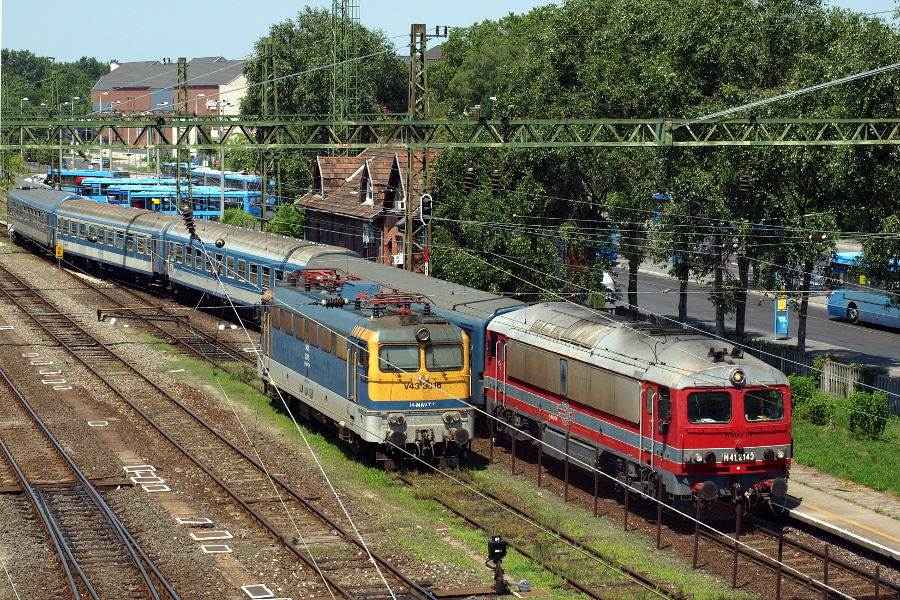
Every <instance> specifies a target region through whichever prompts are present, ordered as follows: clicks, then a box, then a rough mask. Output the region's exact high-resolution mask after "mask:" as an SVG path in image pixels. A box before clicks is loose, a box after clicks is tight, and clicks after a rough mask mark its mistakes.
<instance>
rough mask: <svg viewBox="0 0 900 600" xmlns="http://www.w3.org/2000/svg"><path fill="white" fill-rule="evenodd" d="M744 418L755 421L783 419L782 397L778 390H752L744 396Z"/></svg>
mask: <svg viewBox="0 0 900 600" xmlns="http://www.w3.org/2000/svg"><path fill="white" fill-rule="evenodd" d="M744 418H745V419H747V422H748V423H752V422H756V421H780V420H781V419H783V418H784V396H783V395H782V393H781V392H780V391H778V390H752V391H749V392H747V393H745V394H744Z"/></svg>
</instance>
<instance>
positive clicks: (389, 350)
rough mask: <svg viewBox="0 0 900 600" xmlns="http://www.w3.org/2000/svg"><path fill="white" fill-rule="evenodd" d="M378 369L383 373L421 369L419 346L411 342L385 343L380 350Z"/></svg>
mask: <svg viewBox="0 0 900 600" xmlns="http://www.w3.org/2000/svg"><path fill="white" fill-rule="evenodd" d="M378 369H379V370H380V371H381V372H382V373H398V372H400V371H418V370H419V347H418V346H415V345H409V344H392V345H384V346H382V347H381V349H380V350H379V351H378Z"/></svg>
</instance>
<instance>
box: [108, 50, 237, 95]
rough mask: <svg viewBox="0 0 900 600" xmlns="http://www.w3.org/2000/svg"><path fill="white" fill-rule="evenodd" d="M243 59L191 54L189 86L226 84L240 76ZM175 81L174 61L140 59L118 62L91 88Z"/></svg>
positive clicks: (153, 85) (166, 84)
mask: <svg viewBox="0 0 900 600" xmlns="http://www.w3.org/2000/svg"><path fill="white" fill-rule="evenodd" d="M243 70H244V61H242V60H225V59H224V58H222V57H221V56H217V57H205V58H194V59H192V60H190V61H188V68H187V76H188V82H189V84H190V85H193V86H200V85H227V84H229V83H231V82H233V81H234V80H235V79H237V78H238V77H240V76H241V74H242V73H243ZM177 83H178V63H177V62H171V63H163V62H160V61H158V60H157V61H142V62H132V63H122V64H120V65H119V66H118V67H117V68H116V69H114V70H112V71H110V72H109V73H107V74H106V75H104V76H103V77H101V78H100V80H99V81H98V82H97V83H96V85H94V87H93V88H92V89H93V90H95V91H102V90H114V89H118V88H151V89H161V88H168V87H174V86H175V85H176V84H177Z"/></svg>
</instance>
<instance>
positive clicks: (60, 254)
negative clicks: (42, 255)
mask: <svg viewBox="0 0 900 600" xmlns="http://www.w3.org/2000/svg"><path fill="white" fill-rule="evenodd" d="M55 250H56V258H59V259H61V258H62V257H63V247H62V246H57V247H56V248H55Z"/></svg>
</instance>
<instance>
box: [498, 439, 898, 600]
mask: <svg viewBox="0 0 900 600" xmlns="http://www.w3.org/2000/svg"><path fill="white" fill-rule="evenodd" d="M531 454H535V455H536V453H533V452H530V451H524V452H523V451H522V449H521V448H520V449H519V451H518V457H517V458H518V461H519V462H518V464H519V465H520V466H521V467H522V468H523V469H525V468H526V465H529V466H530V468H533V467H534V466H535V464H536V461H535V456H532V455H531ZM497 456H498V460H501V461H507V460H510V458H511V455H507V454H501V453H498V454H497ZM544 466H545V468H546V469H547V472H546V473H545V479H544V482H545V483H546V481H547V475H548V474H549V475H550V477H553V478H554V480H555V481H556V483H557V485H558V484H559V483H560V482H561V481H562V480H564V478H565V474H564V473H565V469H564V466H563V465H562V464H561V463H560V464H557V463H556V462H555V461H544ZM517 472H518V469H517ZM573 472H574V473H576V474H575V475H570V476H569V481H570V485H569V486H568V489H569V491H568V492H567V494H571V495H569V496H568V497H574V496H575V495H578V494H580V496H581V502H580V503H581V505H582V506H585V508H587V507H588V506H590V505H591V504H592V503H594V502H595V500H594V494H593V491H594V490H596V489H598V488H597V487H596V483H595V482H594V481H593V479H592V478H591V477H589V476H585V475H583V474H580V473H578V472H577V471H573ZM603 487H604V488H606V489H607V491H608V490H610V489H613V488H614V489H616V491H617V492H618V493H620V494H621V493H623V488H621V487H620V486H610V485H605V486H603ZM629 496H630V499H631V503H630V513H629V517H630V519H631V521H630V522H631V523H632V525H634V526H638V523H637V521H638V520H639V519H642V520H643V523H642V525H641V526H640V527H641V529H644V530H647V531H653V530H654V529H657V519H658V518H659V517H661V527H660V528H659V529H657V531H658V532H659V534H661V535H664V536H666V537H667V538H668V539H669V540H670V543H672V544H675V543H676V541H674V538H673V537H672V536H679V537H681V538H687V539H690V536H692V535H694V534H695V532H696V534H697V540H698V543H697V544H695V545H694V556H695V557H698V556H699V559H698V558H694V562H695V564H700V565H701V566H702V565H703V563H704V561H708V560H709V559H708V558H707V557H709V556H711V555H712V556H715V557H716V561H717V562H718V564H717V565H715V566H716V567H717V569H716V571H717V572H718V573H719V574H720V576H723V578H727V579H726V580H728V581H730V582H731V583H733V584H737V585H738V586H740V585H741V582H745V581H747V574H746V571H748V569H753V570H755V571H756V572H757V573H759V574H760V575H759V576H760V577H766V578H768V579H769V580H770V581H771V586H769V588H768V590H767V591H769V592H770V593H771V594H772V596H771V597H773V598H775V597H778V595H779V594H781V597H782V598H798V599H799V598H811V599H812V598H833V599H862V598H865V599H867V600H868V599H874V598H878V599H879V600H900V585H898V584H897V583H895V582H893V581H890V580H887V579H885V578H884V577H882V576H881V574H880V573H875V572H874V571H872V570H869V569H866V568H862V567H860V566H857V565H854V564H852V563H851V562H850V561H848V560H845V559H841V558H839V557H838V556H837V552H836V551H830V550H829V546H828V545H827V544H826V543H825V542H821V541H817V542H810V543H806V542H803V541H801V540H799V539H793V538H792V537H791V536H789V535H783V533H782V532H783V524H773V523H766V522H765V521H764V520H763V519H760V518H758V517H755V516H752V515H742V517H741V520H740V526H739V527H736V526H735V519H734V518H732V519H731V520H730V521H729V520H716V521H713V522H710V523H705V524H702V525H701V526H700V527H699V528H697V526H696V523H695V521H693V520H691V519H688V518H686V517H685V516H682V515H681V514H680V513H678V512H675V511H670V510H663V511H662V514H661V515H660V513H659V512H658V510H657V505H656V503H655V502H651V501H649V500H648V501H646V502H642V501H641V495H640V494H636V493H633V494H629ZM499 500H500V499H497V500H494V501H499ZM600 500H601V501H602V502H604V503H605V504H606V506H605V510H603V511H602V512H605V513H607V514H610V515H611V514H615V513H620V512H622V510H623V507H622V500H623V498H622V496H620V497H618V498H612V497H610V496H609V495H608V494H607V495H606V496H601V497H600ZM725 510H727V511H729V512H731V513H732V514H735V513H734V508H733V507H730V506H728V507H726V509H725ZM698 529H699V531H697V530H698ZM736 539H737V540H738V542H739V543H737V544H736V543H735V540H736ZM846 544H847V545H848V546H851V547H852V546H853V545H852V544H851V543H849V542H847V543H846ZM663 545H665V544H663ZM735 547H737V557H738V561H739V568H740V571H739V572H738V571H735V569H734V568H733V565H734V564H737V563H735V562H734V561H733V556H734V553H735ZM834 550H837V548H834ZM857 552H858V553H862V554H865V550H864V549H862V548H857ZM779 555H780V556H781V557H782V560H781V561H779V560H778V557H779ZM723 557H726V558H725V559H723ZM686 558H688V560H691V557H690V555H688V556H687V557H686ZM782 578H783V581H784V586H785V590H784V592H783V593H781V591H780V588H781V581H782ZM788 584H791V588H790V589H791V591H790V592H789V591H788V590H787V586H788Z"/></svg>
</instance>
